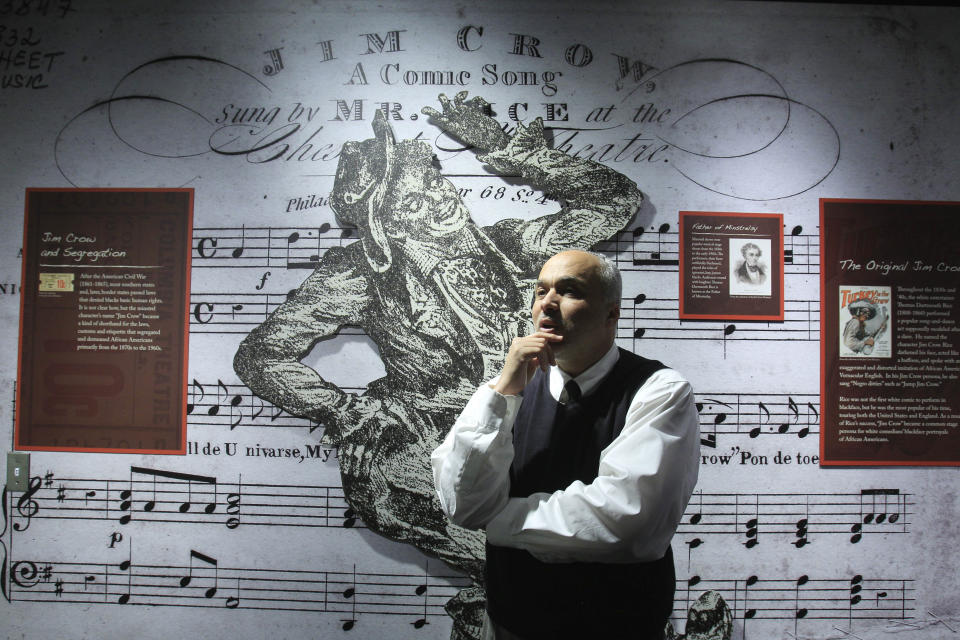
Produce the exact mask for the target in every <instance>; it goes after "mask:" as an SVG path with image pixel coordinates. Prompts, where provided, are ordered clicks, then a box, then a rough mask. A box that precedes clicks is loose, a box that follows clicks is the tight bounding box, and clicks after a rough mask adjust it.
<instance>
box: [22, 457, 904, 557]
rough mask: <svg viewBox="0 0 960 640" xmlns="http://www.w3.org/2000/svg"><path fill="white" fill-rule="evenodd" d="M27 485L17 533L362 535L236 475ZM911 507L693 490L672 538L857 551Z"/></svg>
mask: <svg viewBox="0 0 960 640" xmlns="http://www.w3.org/2000/svg"><path fill="white" fill-rule="evenodd" d="M34 484H42V485H43V487H42V488H38V489H36V490H34V491H33V492H32V493H30V494H29V495H30V499H31V501H32V506H31V507H30V508H28V509H24V507H23V500H22V498H18V497H17V496H15V495H14V494H13V492H11V509H10V510H9V513H11V514H12V522H13V524H14V530H15V531H22V530H25V529H26V528H27V527H28V526H29V525H30V523H31V522H32V521H42V520H94V521H103V520H116V521H117V522H119V523H120V524H121V525H127V524H130V523H131V522H138V523H148V524H165V523H178V524H206V525H215V526H226V528H227V529H230V530H235V529H237V528H240V527H243V528H246V527H249V526H271V527H306V528H317V527H325V528H346V529H350V528H362V527H363V526H364V525H363V523H362V522H361V521H360V520H358V519H357V517H356V515H355V514H354V513H353V511H352V510H351V509H350V506H349V504H348V503H347V501H346V499H345V497H344V493H343V489H342V488H341V487H339V486H321V485H294V484H267V483H259V482H251V481H250V480H249V479H247V480H246V481H243V480H242V478H241V477H239V476H238V478H237V480H236V481H235V482H234V481H230V482H228V481H220V480H219V479H218V478H215V477H207V476H195V475H193V474H184V473H179V472H171V471H166V470H160V469H145V468H142V467H131V470H130V477H129V479H127V480H121V479H112V478H67V477H64V478H56V479H55V478H54V475H53V473H52V472H50V473H48V474H47V475H46V476H45V477H44V479H43V481H42V482H41V480H40V477H39V476H36V482H35V483H34ZM197 485H201V486H199V487H198V486H197ZM118 487H122V488H118ZM23 495H27V494H26V493H25V494H23ZM14 501H15V503H16V505H17V506H16V507H15V508H14V507H13V504H14ZM914 506H915V503H914V500H913V496H912V494H910V493H907V492H903V491H901V490H900V489H898V488H865V489H860V490H859V491H852V492H829V493H802V492H794V493H786V492H770V493H749V492H745V493H730V492H707V491H697V492H696V493H694V494H693V496H692V498H691V500H690V503H689V505H688V506H687V509H686V512H685V513H684V516H683V519H682V520H681V522H680V525H679V527H678V529H677V535H681V536H697V541H696V543H695V545H694V546H695V547H699V546H700V545H701V544H703V543H704V542H705V540H704V539H703V538H712V537H716V536H724V537H728V536H742V537H743V538H744V542H743V544H744V545H745V546H746V547H747V548H748V549H750V548H753V547H755V546H757V545H759V544H761V543H762V542H763V540H764V538H765V536H777V537H778V538H781V539H782V538H786V539H787V540H788V541H789V542H790V543H791V544H794V545H795V546H796V547H797V548H802V547H805V546H807V545H810V544H813V543H815V542H816V541H817V539H818V537H819V536H823V535H838V536H842V537H845V538H846V539H847V541H848V542H849V543H851V544H857V543H858V542H860V541H861V540H862V539H863V537H864V536H865V535H873V534H908V533H910V525H911V516H912V515H913V513H914V511H913V508H914ZM18 525H19V526H18ZM687 544H691V541H688V542H687Z"/></svg>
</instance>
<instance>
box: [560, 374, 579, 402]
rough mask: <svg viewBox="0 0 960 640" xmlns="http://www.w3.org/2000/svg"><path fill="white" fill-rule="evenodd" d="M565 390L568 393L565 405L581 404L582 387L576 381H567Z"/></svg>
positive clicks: (564, 386)
mask: <svg viewBox="0 0 960 640" xmlns="http://www.w3.org/2000/svg"><path fill="white" fill-rule="evenodd" d="M563 390H564V391H566V392H567V401H566V403H565V404H576V403H578V402H580V398H581V397H582V394H581V393H580V385H578V384H577V383H576V381H575V380H572V379H571V380H567V383H566V384H565V385H563Z"/></svg>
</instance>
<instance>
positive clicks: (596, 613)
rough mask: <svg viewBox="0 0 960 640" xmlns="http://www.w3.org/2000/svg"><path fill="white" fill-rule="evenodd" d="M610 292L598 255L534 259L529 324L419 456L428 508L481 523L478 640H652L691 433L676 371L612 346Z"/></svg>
mask: <svg viewBox="0 0 960 640" xmlns="http://www.w3.org/2000/svg"><path fill="white" fill-rule="evenodd" d="M621 288H622V284H621V278H620V274H619V272H618V271H617V268H616V266H615V265H614V264H613V263H611V262H610V261H609V260H608V259H607V258H605V257H604V256H601V255H598V254H593V253H587V252H583V251H565V252H562V253H559V254H557V255H555V256H553V257H552V258H550V259H549V260H548V261H547V262H546V264H544V265H543V268H542V269H541V271H540V275H539V278H538V281H537V285H536V295H535V296H534V301H533V308H532V314H533V325H534V329H535V331H534V333H532V334H531V335H528V336H524V337H520V338H516V339H514V340H513V342H512V344H511V346H510V349H509V351H508V353H507V356H506V360H505V364H504V367H503V370H502V371H501V373H500V376H499V377H497V378H496V379H494V380H493V381H491V382H489V383H487V384H485V385H482V386H481V387H480V388H479V389H478V390H477V391H476V393H475V394H474V395H473V397H472V398H471V400H470V402H469V403H468V404H467V406H466V408H465V409H464V411H463V413H462V414H461V415H460V417H459V418H458V419H457V421H456V423H455V424H454V426H453V428H452V429H451V431H450V433H449V434H448V435H447V437H446V439H445V440H444V442H443V444H441V445H440V446H439V447H438V448H437V449H436V450H435V451H434V452H433V456H432V460H431V461H432V465H433V475H434V483H435V485H436V488H437V494H438V497H439V499H440V503H441V505H442V507H443V509H444V512H445V513H446V514H447V516H448V517H449V518H450V519H451V520H452V521H453V522H455V523H456V524H458V525H461V526H463V527H467V528H471V529H485V530H486V535H487V560H486V588H487V620H486V623H485V627H484V634H485V635H484V637H485V638H491V639H497V640H515V639H522V640H534V639H536V638H587V637H594V638H631V639H636V640H659V639H660V638H662V637H663V631H664V626H665V623H666V621H667V619H668V618H669V616H670V612H671V611H672V609H673V594H674V589H675V577H674V567H673V555H672V553H671V550H670V540H671V538H672V537H673V535H674V533H675V532H676V528H677V524H678V523H679V522H680V518H681V516H682V515H683V512H684V509H685V508H686V505H687V502H688V500H689V499H690V496H691V494H692V493H693V489H694V486H695V485H696V481H697V470H698V457H699V441H700V435H699V426H698V419H697V410H696V407H695V404H694V399H693V391H692V389H691V387H690V384H689V383H688V382H687V381H686V380H685V379H684V378H683V377H681V376H680V375H679V374H678V373H677V372H676V371H673V370H671V369H668V368H666V367H665V366H664V365H663V364H662V363H660V362H657V361H654V360H648V359H646V358H642V357H640V356H637V355H634V354H632V353H630V352H629V351H626V350H624V349H619V348H618V347H617V346H616V344H615V343H614V340H615V338H616V331H617V322H618V320H619V318H620V299H621Z"/></svg>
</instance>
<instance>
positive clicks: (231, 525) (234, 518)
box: [225, 476, 243, 529]
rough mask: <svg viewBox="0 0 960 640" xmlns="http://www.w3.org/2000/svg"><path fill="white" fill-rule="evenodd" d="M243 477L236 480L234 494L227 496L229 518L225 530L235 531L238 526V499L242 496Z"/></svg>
mask: <svg viewBox="0 0 960 640" xmlns="http://www.w3.org/2000/svg"><path fill="white" fill-rule="evenodd" d="M242 478H243V476H239V477H238V478H237V490H236V492H235V493H228V494H227V508H226V512H227V515H229V516H230V517H229V518H227V521H226V523H225V524H226V526H227V529H236V528H237V527H239V526H240V498H241V496H242V495H243V482H242Z"/></svg>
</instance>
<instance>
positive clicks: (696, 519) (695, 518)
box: [687, 490, 703, 524]
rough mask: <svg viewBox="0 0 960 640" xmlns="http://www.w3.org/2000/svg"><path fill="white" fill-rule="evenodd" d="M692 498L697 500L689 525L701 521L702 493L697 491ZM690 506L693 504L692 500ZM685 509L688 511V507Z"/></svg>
mask: <svg viewBox="0 0 960 640" xmlns="http://www.w3.org/2000/svg"><path fill="white" fill-rule="evenodd" d="M693 496H694V497H696V499H697V500H696V504H697V506H696V507H695V508H694V513H693V515H691V516H690V524H700V520H702V519H703V491H702V490H701V491H697V492H695V493H694V494H693ZM690 504H691V505H692V504H693V501H692V500H691V501H690ZM687 509H688V510H689V509H690V507H689V506H688V507H687Z"/></svg>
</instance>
